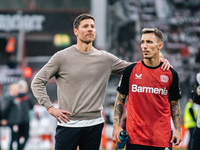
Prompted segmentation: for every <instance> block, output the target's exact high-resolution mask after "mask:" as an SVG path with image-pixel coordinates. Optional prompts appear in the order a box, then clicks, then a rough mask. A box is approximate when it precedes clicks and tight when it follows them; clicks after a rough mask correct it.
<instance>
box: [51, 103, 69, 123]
mask: <svg viewBox="0 0 200 150" xmlns="http://www.w3.org/2000/svg"><path fill="white" fill-rule="evenodd" d="M48 112H49V114H51V115H52V116H54V117H55V118H56V119H57V120H58V122H59V123H61V120H62V121H64V122H65V123H67V122H69V118H68V117H67V116H66V115H65V114H68V115H71V113H70V112H68V111H64V110H61V109H58V108H55V107H54V106H51V107H50V108H49V109H48Z"/></svg>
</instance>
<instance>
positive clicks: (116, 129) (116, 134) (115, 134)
mask: <svg viewBox="0 0 200 150" xmlns="http://www.w3.org/2000/svg"><path fill="white" fill-rule="evenodd" d="M122 130H123V129H122V128H121V127H120V126H115V127H113V133H112V140H113V142H114V143H121V140H120V138H119V133H120V132H121V131H122Z"/></svg>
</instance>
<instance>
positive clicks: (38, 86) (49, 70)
mask: <svg viewBox="0 0 200 150" xmlns="http://www.w3.org/2000/svg"><path fill="white" fill-rule="evenodd" d="M60 61H61V54H60V53H56V54H55V55H53V56H52V57H51V59H50V60H49V62H48V63H47V64H46V65H45V66H44V67H43V68H42V69H41V70H40V71H39V72H38V73H37V74H36V76H35V77H34V78H33V80H32V82H31V89H32V92H33V95H34V96H35V97H36V99H37V100H38V103H39V104H40V105H42V106H44V107H45V108H46V109H47V110H48V112H49V113H50V114H51V115H52V116H53V117H55V118H56V119H57V120H58V122H60V123H61V120H62V121H64V122H67V121H69V119H68V117H67V116H66V114H69V115H71V113H70V112H68V111H64V110H60V109H58V108H55V107H53V104H52V102H51V100H50V98H49V96H48V95H47V90H46V85H47V83H48V81H49V80H50V79H51V78H52V77H55V76H58V74H59V69H60V68H59V66H60Z"/></svg>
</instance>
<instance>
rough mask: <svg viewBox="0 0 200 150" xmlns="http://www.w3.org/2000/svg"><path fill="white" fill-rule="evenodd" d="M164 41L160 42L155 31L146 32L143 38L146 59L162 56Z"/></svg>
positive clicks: (143, 51) (142, 44)
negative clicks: (161, 50)
mask: <svg viewBox="0 0 200 150" xmlns="http://www.w3.org/2000/svg"><path fill="white" fill-rule="evenodd" d="M162 46H163V43H162V42H159V40H158V38H157V37H156V35H155V34H154V33H145V34H143V35H142V38H141V48H142V53H143V56H144V58H145V59H151V58H155V57H160V49H161V48H162Z"/></svg>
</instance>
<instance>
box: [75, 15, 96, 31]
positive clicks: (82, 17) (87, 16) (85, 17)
mask: <svg viewBox="0 0 200 150" xmlns="http://www.w3.org/2000/svg"><path fill="white" fill-rule="evenodd" d="M85 19H92V20H94V21H95V19H94V17H93V16H92V15H90V14H81V15H79V16H78V17H76V18H75V20H74V23H73V28H74V29H78V27H79V25H80V22H81V21H82V20H85Z"/></svg>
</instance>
